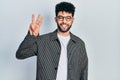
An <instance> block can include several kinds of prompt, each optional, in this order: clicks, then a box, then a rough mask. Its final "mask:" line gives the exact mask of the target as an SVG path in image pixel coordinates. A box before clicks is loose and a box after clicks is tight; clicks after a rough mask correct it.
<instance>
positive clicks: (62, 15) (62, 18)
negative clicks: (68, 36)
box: [55, 11, 74, 32]
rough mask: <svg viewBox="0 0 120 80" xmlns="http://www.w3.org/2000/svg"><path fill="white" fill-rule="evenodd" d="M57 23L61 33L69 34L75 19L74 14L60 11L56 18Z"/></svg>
mask: <svg viewBox="0 0 120 80" xmlns="http://www.w3.org/2000/svg"><path fill="white" fill-rule="evenodd" d="M55 21H56V23H57V26H58V29H59V31H61V32H67V31H69V29H70V28H71V26H72V23H73V21H74V18H73V17H72V13H68V12H65V11H60V12H58V15H57V16H56V17H55Z"/></svg>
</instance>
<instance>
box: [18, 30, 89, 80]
mask: <svg viewBox="0 0 120 80" xmlns="http://www.w3.org/2000/svg"><path fill="white" fill-rule="evenodd" d="M60 51H61V46H60V42H59V39H58V37H57V30H56V31H54V32H52V33H48V34H45V35H40V36H38V37H34V36H31V35H30V34H29V33H28V34H27V36H26V37H25V39H24V40H23V42H22V43H21V45H20V46H19V48H18V50H17V52H16V57H17V58H18V59H25V58H28V57H31V56H37V75H36V80H55V79H56V76H57V68H58V63H59V58H60ZM67 58H68V64H67V69H68V70H67V80H87V74H88V57H87V53H86V49H85V44H84V42H83V41H82V40H81V39H80V38H78V37H76V36H75V35H73V34H72V33H70V41H69V43H68V46H67Z"/></svg>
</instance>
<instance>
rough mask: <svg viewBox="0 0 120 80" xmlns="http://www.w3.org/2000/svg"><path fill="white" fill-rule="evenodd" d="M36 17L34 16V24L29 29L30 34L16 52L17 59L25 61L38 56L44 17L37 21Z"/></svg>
mask: <svg viewBox="0 0 120 80" xmlns="http://www.w3.org/2000/svg"><path fill="white" fill-rule="evenodd" d="M34 18H35V16H34V15H32V22H31V24H30V27H29V32H28V34H27V36H26V37H25V39H24V40H23V42H22V43H21V45H20V46H19V48H18V50H17V52H16V58H18V59H25V58H28V57H31V56H34V55H37V44H36V41H37V37H38V35H39V29H40V25H41V24H42V21H43V17H40V15H38V18H37V20H36V21H34Z"/></svg>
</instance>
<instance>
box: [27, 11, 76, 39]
mask: <svg viewBox="0 0 120 80" xmlns="http://www.w3.org/2000/svg"><path fill="white" fill-rule="evenodd" d="M57 16H64V17H66V16H71V17H72V14H71V13H68V12H65V11H63V12H62V11H60V12H59V13H58V15H57ZM73 21H74V18H71V20H70V21H66V19H65V18H64V19H63V20H62V21H60V20H59V19H58V18H57V17H55V22H56V23H57V25H58V26H59V27H60V28H61V30H62V31H61V30H59V28H58V34H60V35H62V36H69V35H70V31H69V30H67V29H68V28H70V27H71V26H72V23H73ZM42 22H43V16H40V15H38V17H37V19H36V21H35V15H34V14H33V15H32V21H31V24H30V27H29V32H30V35H33V36H35V37H37V36H38V35H39V31H40V27H41V24H42Z"/></svg>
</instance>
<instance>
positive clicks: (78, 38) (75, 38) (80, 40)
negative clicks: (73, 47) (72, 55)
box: [71, 33, 85, 45]
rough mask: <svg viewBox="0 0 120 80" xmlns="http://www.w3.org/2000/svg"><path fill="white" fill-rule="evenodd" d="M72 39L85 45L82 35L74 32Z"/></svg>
mask: <svg viewBox="0 0 120 80" xmlns="http://www.w3.org/2000/svg"><path fill="white" fill-rule="evenodd" d="M71 39H72V40H74V41H75V42H76V43H77V44H81V45H85V43H84V41H83V40H82V39H81V38H80V37H78V36H76V35H74V34H72V33H71Z"/></svg>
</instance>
